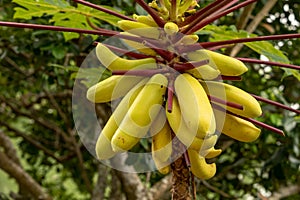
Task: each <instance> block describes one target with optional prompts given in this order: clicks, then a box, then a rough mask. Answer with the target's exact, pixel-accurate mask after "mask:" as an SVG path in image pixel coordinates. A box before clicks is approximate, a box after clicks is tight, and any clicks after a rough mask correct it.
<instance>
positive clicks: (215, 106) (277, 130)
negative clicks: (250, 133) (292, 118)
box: [212, 103, 285, 136]
mask: <svg viewBox="0 0 300 200" xmlns="http://www.w3.org/2000/svg"><path fill="white" fill-rule="evenodd" d="M212 106H213V108H214V109H217V110H220V111H222V112H224V113H228V114H230V115H233V116H235V117H238V118H241V119H244V120H246V121H249V122H251V123H253V124H255V125H257V126H260V127H262V128H265V129H268V130H270V131H272V132H274V133H277V134H279V135H281V136H285V134H284V132H283V131H282V130H280V129H278V128H275V127H273V126H270V125H268V124H265V123H263V122H260V121H257V120H255V119H252V118H248V117H243V116H240V115H237V114H235V113H233V112H230V111H229V110H226V109H224V108H222V107H221V106H219V105H217V104H214V103H212Z"/></svg>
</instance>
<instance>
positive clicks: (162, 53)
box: [142, 40, 174, 62]
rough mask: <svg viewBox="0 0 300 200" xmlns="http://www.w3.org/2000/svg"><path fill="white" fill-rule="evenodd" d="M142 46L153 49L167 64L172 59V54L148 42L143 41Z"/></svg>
mask: <svg viewBox="0 0 300 200" xmlns="http://www.w3.org/2000/svg"><path fill="white" fill-rule="evenodd" d="M142 44H143V45H145V46H148V47H150V48H151V49H153V50H154V51H155V52H156V53H157V54H159V55H160V56H161V57H162V58H164V59H165V60H167V61H168V62H170V61H171V60H172V59H173V58H174V54H173V53H172V52H170V51H167V50H164V49H163V48H160V47H158V46H156V45H155V44H153V43H151V42H149V41H146V40H144V41H143V43H142Z"/></svg>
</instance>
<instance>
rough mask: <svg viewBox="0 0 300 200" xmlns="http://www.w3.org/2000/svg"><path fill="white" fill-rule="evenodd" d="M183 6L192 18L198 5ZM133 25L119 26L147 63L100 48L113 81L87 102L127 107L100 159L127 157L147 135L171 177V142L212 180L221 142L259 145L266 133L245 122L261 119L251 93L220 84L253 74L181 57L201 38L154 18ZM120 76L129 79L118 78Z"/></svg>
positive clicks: (105, 134) (218, 60)
mask: <svg viewBox="0 0 300 200" xmlns="http://www.w3.org/2000/svg"><path fill="white" fill-rule="evenodd" d="M164 2H169V1H164ZM184 2H185V4H182V5H181V7H179V8H180V12H181V13H185V12H189V11H190V10H189V8H190V4H192V3H195V1H184ZM161 12H165V10H162V11H161ZM163 14H166V13H163ZM182 16H183V15H182ZM133 18H134V19H135V21H130V20H120V21H119V22H118V26H119V28H120V29H121V30H122V31H123V32H121V36H122V37H121V38H122V39H121V40H122V42H123V43H124V44H125V45H128V46H129V47H131V48H133V49H134V50H136V51H137V52H139V54H141V55H143V56H144V57H143V58H139V59H128V58H126V57H120V56H118V55H117V54H116V53H115V52H113V50H112V49H111V48H109V46H108V45H105V44H102V43H98V44H97V47H96V54H97V57H98V59H99V60H100V62H101V63H102V64H103V65H104V66H105V67H106V68H107V69H108V70H111V71H112V72H113V75H112V76H111V77H109V78H107V79H105V80H103V81H101V82H99V83H97V84H95V85H94V86H92V87H91V88H89V89H88V91H87V98H88V99H89V100H90V101H92V102H95V103H103V102H110V101H112V100H116V99H121V101H120V103H119V104H118V105H117V107H116V109H115V110H114V112H113V114H112V115H111V116H110V118H109V120H108V121H107V123H106V125H105V126H104V127H103V129H102V131H101V134H100V135H99V138H98V140H97V144H96V154H97V157H98V158H99V159H101V160H103V159H109V158H111V157H113V156H114V155H116V154H117V153H119V152H124V151H129V150H130V149H131V148H133V147H134V146H135V145H136V144H138V143H139V141H140V139H141V138H143V137H146V136H147V134H148V135H150V136H151V137H152V138H151V139H152V143H151V145H152V157H153V160H154V162H155V165H156V167H157V169H158V170H159V171H160V172H161V173H163V174H166V173H168V172H169V171H170V164H171V162H172V161H173V160H174V158H172V152H173V151H174V148H173V146H172V140H173V138H174V137H177V138H178V139H179V140H180V142H181V143H182V144H183V146H184V147H185V149H184V151H186V152H187V155H188V160H189V162H190V169H191V172H192V173H193V174H194V175H195V176H196V177H198V178H200V179H209V178H211V177H213V176H214V175H215V173H216V165H215V163H207V161H206V160H207V159H209V158H215V157H217V156H218V155H220V154H221V152H222V150H221V149H215V145H216V142H217V140H218V136H219V134H221V133H222V134H225V135H227V136H229V137H232V138H234V139H236V140H238V141H242V142H252V141H255V140H256V139H257V138H258V137H259V135H260V129H258V128H257V127H256V126H255V125H254V124H252V123H251V122H249V121H247V120H246V119H245V118H255V117H258V116H260V115H261V113H262V111H261V108H260V105H259V103H258V102H257V101H256V99H255V98H254V97H252V96H251V95H250V94H248V93H247V92H245V91H243V90H241V89H239V88H237V87H234V86H232V85H229V84H226V83H224V82H222V81H220V77H222V76H230V77H238V76H241V75H242V74H243V73H245V72H247V67H246V66H245V65H244V64H243V63H242V62H241V61H239V60H237V59H235V58H232V57H229V56H226V55H222V54H220V53H217V52H214V51H210V50H207V49H200V50H196V51H192V52H186V53H180V52H178V51H177V50H178V49H179V48H182V47H184V46H186V45H190V44H195V43H197V41H198V36H197V35H195V34H191V35H180V34H179V32H178V31H179V27H178V25H177V24H176V22H167V23H166V24H165V25H164V28H159V27H158V25H157V24H156V22H155V21H154V20H153V19H152V18H151V16H150V15H148V16H138V15H134V16H133ZM124 36H125V37H124ZM126 36H128V37H126ZM132 38H135V39H134V40H133V39H132ZM116 71H119V72H120V71H122V72H123V74H120V75H115V73H114V72H116Z"/></svg>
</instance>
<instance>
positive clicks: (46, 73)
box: [0, 0, 300, 200]
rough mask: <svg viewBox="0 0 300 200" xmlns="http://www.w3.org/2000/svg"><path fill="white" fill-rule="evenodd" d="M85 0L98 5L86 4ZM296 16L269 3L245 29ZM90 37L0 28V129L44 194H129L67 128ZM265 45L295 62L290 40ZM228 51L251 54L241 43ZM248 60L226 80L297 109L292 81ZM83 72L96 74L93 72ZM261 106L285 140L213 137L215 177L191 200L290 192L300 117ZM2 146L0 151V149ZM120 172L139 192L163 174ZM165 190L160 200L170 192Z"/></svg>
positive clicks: (7, 183)
mask: <svg viewBox="0 0 300 200" xmlns="http://www.w3.org/2000/svg"><path fill="white" fill-rule="evenodd" d="M47 2H50V1H47ZM53 2H55V1H53ZM90 2H93V3H96V4H99V1H95V0H93V1H92V0H91V1H90ZM208 2H211V1H200V3H203V5H204V4H207V3H208ZM266 3H267V0H261V1H258V2H257V3H256V5H255V7H254V9H253V10H252V14H251V16H250V20H251V19H253V18H254V17H255V15H256V14H257V13H259V12H260V11H261V10H262V8H263V7H264V5H265V4H266ZM70 4H71V5H74V4H73V3H72V2H70ZM100 4H101V5H107V6H111V7H113V8H114V9H116V10H119V11H121V12H123V13H126V14H127V15H131V14H133V13H136V12H137V13H140V14H142V13H144V11H143V10H142V9H141V8H140V7H139V6H137V5H136V4H135V3H134V2H133V1H132V0H126V1H120V0H113V1H100ZM16 6H17V5H16V4H15V3H13V2H12V1H8V0H1V1H0V20H2V21H18V22H26V23H35V24H51V23H50V22H49V19H50V16H49V15H45V16H43V17H33V18H32V19H30V20H24V19H14V18H13V16H14V10H13V9H14V7H16ZM241 12H242V11H241V10H240V11H236V12H234V13H233V14H231V15H229V16H227V17H225V18H222V19H221V20H220V21H218V22H216V25H227V26H235V25H237V22H238V18H239V16H240V15H241ZM299 15H300V3H299V1H297V0H295V1H293V0H289V1H281V0H278V1H277V3H276V4H275V6H274V7H273V8H272V9H271V10H270V11H269V14H268V16H266V17H265V18H264V19H263V20H262V21H261V22H260V23H259V25H258V26H257V28H256V29H255V31H254V32H253V33H254V34H257V35H272V34H286V33H297V32H299V21H297V19H298V20H299V19H300V17H299ZM71 23H74V22H71ZM101 27H105V28H110V29H115V28H114V27H112V26H111V25H110V24H108V23H105V22H101ZM205 37H206V36H203V38H205ZM103 39H105V38H104V37H99V38H97V40H98V41H100V40H103ZM206 39H207V38H206ZM93 41H94V39H93V38H92V37H91V36H87V35H80V36H79V37H78V38H73V39H70V40H68V41H66V40H65V38H64V36H63V34H62V33H59V32H54V31H41V30H32V29H17V28H6V27H0V69H1V70H0V133H1V134H4V137H6V138H9V140H10V141H11V142H12V146H11V148H12V149H16V151H17V156H18V158H19V159H20V163H21V164H20V166H22V168H23V169H24V171H25V172H26V173H28V174H29V175H30V176H31V177H32V178H33V179H34V180H35V181H36V182H37V183H38V184H39V185H40V186H41V187H43V188H44V189H45V191H47V192H48V193H49V194H50V196H52V197H53V199H60V200H64V199H78V200H79V199H126V198H127V199H134V198H133V197H130V195H129V194H127V193H126V192H127V191H128V190H126V184H127V182H124V180H126V179H124V177H125V175H124V174H123V175H120V174H119V173H120V172H116V171H114V170H112V169H110V168H108V167H106V166H104V165H103V164H101V163H99V162H98V161H97V160H96V159H95V158H94V157H93V156H92V155H91V154H90V153H89V152H88V151H87V150H86V148H85V146H84V145H83V144H82V143H81V141H80V138H79V137H78V135H77V133H76V129H75V128H74V122H73V119H72V88H73V84H74V77H75V75H76V72H77V71H78V69H79V67H80V65H81V63H82V61H83V60H84V58H85V57H86V56H87V55H88V54H89V52H91V51H92V50H93V49H94V46H93V44H92V43H93ZM272 44H273V45H274V46H275V47H276V48H278V49H280V50H281V51H282V52H283V53H284V54H285V55H286V56H287V57H288V58H289V60H290V61H291V62H292V63H293V64H295V65H300V55H299V54H300V50H299V48H298V47H299V45H300V40H299V39H295V40H282V41H273V42H272ZM225 52H227V53H230V52H229V51H228V50H227V51H225ZM237 56H238V57H251V58H261V56H260V55H259V54H258V53H255V52H254V51H252V50H251V49H249V48H248V47H245V46H244V47H242V49H241V50H240V51H239V52H238V54H237ZM248 66H249V72H248V73H246V74H245V75H244V76H243V81H241V82H233V83H232V84H235V85H237V86H239V87H241V88H243V89H245V90H246V91H248V92H250V93H253V94H257V95H261V96H263V97H266V98H269V99H271V100H275V101H278V102H281V103H284V104H286V105H290V106H293V107H294V108H296V109H299V103H300V101H299V100H300V92H299V91H300V83H299V81H298V80H297V78H296V77H294V76H288V77H285V78H283V74H284V71H283V70H282V69H280V68H279V67H269V66H263V65H257V64H249V65H248ZM74 73H75V74H74ZM90 75H91V76H93V75H94V76H95V77H97V74H96V73H95V72H93V73H91V74H90ZM83 87H84V85H83ZM261 105H262V108H263V113H264V114H263V116H262V117H260V118H259V120H260V121H263V122H265V123H267V124H270V125H272V126H275V127H277V128H280V129H282V130H284V132H285V134H286V136H285V137H281V136H278V135H276V134H274V133H272V132H270V131H268V130H265V129H263V130H262V134H261V137H260V138H259V139H258V140H257V141H255V142H253V143H247V144H245V143H241V142H236V141H233V140H232V139H230V138H228V137H225V136H223V135H222V136H221V137H220V139H219V141H218V144H217V146H218V147H221V148H222V149H223V153H222V155H221V156H219V157H218V158H217V159H216V163H217V166H218V172H217V174H216V176H215V177H214V178H212V179H211V180H208V181H200V180H196V184H197V195H198V198H199V199H214V200H217V199H268V197H272V198H276V195H278V194H281V199H286V200H296V199H299V198H300V194H299V193H300V144H299V143H300V141H299V140H300V134H299V133H300V126H299V124H300V117H299V116H296V115H295V114H293V113H291V112H288V111H285V110H282V109H280V108H276V107H274V106H271V105H268V104H265V103H262V104H261ZM109 110H110V109H109V105H108V104H103V105H98V106H97V111H98V112H99V116H100V118H101V119H99V120H100V122H102V123H103V122H105V120H107V118H108V117H109V113H110V112H109ZM87 128H89V127H87ZM0 144H1V143H0ZM2 146H3V144H2ZM2 146H1V145H0V151H4V150H5V148H4V147H2ZM140 148H142V146H141V147H140ZM0 162H2V161H0ZM127 178H129V179H136V178H138V179H139V183H140V184H143V186H145V188H151V187H152V186H154V185H155V184H156V183H158V182H159V181H161V180H163V178H165V177H163V176H162V175H160V174H159V173H158V172H152V173H144V174H138V175H132V176H130V175H129V176H128V177H127ZM0 180H1V181H0V199H18V198H19V199H26V198H27V199H31V197H30V195H29V196H27V197H26V188H22V187H23V186H21V185H20V184H18V183H17V182H16V181H15V180H14V179H13V178H11V177H9V176H8V174H7V173H6V171H5V170H4V171H1V170H0ZM166 180H167V179H166ZM167 184H170V182H167ZM128 185H130V184H129V183H128ZM22 190H25V194H24V193H22ZM132 190H133V191H135V190H134V189H132ZM168 193H169V191H166V195H165V196H164V198H165V199H169V198H170V196H169V195H168ZM22 195H23V196H22ZM149 199H150V198H149ZM161 199H163V198H161ZM270 199H271V198H270Z"/></svg>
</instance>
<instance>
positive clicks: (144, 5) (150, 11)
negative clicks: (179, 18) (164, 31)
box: [135, 0, 165, 28]
mask: <svg viewBox="0 0 300 200" xmlns="http://www.w3.org/2000/svg"><path fill="white" fill-rule="evenodd" d="M135 2H137V3H138V4H139V5H140V6H141V7H142V8H144V9H145V11H146V12H147V13H148V14H149V15H151V17H152V18H153V20H154V21H155V22H156V24H157V25H158V26H159V27H161V28H163V27H164V25H165V21H164V20H163V19H161V18H160V17H159V15H158V14H157V12H156V11H155V10H153V9H152V8H151V7H150V6H149V5H148V4H147V3H146V2H144V0H135Z"/></svg>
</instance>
